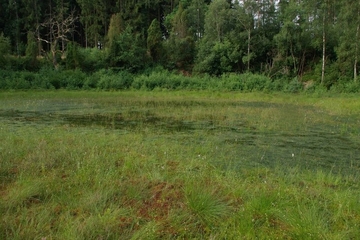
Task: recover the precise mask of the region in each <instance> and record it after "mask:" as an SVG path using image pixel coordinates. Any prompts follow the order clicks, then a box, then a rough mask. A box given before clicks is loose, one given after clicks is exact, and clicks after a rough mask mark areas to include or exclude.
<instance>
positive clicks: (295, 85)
mask: <svg viewBox="0 0 360 240" xmlns="http://www.w3.org/2000/svg"><path fill="white" fill-rule="evenodd" d="M302 89H303V85H302V84H301V82H299V80H298V78H297V77H295V78H293V79H292V80H291V81H290V82H289V83H288V84H287V86H286V87H285V92H289V93H297V92H300V91H301V90H302Z"/></svg>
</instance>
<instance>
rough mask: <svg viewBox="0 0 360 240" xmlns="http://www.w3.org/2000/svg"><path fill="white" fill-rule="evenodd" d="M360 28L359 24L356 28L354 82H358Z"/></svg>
mask: <svg viewBox="0 0 360 240" xmlns="http://www.w3.org/2000/svg"><path fill="white" fill-rule="evenodd" d="M359 28H360V26H359V24H358V25H357V28H356V39H355V41H356V43H355V61H354V82H357V64H358V54H359V43H358V41H359V40H358V39H359V30H360V29H359Z"/></svg>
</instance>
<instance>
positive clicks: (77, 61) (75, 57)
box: [65, 42, 84, 69]
mask: <svg viewBox="0 0 360 240" xmlns="http://www.w3.org/2000/svg"><path fill="white" fill-rule="evenodd" d="M83 61H84V60H83V55H81V53H80V51H79V47H78V45H77V44H76V43H72V42H70V43H68V44H67V48H66V59H65V66H66V69H79V68H80V67H81V65H82V63H83Z"/></svg>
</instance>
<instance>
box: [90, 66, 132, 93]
mask: <svg viewBox="0 0 360 240" xmlns="http://www.w3.org/2000/svg"><path fill="white" fill-rule="evenodd" d="M97 75H98V77H100V78H99V80H98V82H97V83H96V87H97V88H99V89H105V90H109V89H114V90H120V89H128V88H130V86H131V84H132V82H133V75H132V74H130V73H129V72H126V71H122V72H119V73H113V72H111V71H108V72H105V74H102V75H100V74H97Z"/></svg>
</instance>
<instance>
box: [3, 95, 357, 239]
mask: <svg viewBox="0 0 360 240" xmlns="http://www.w3.org/2000/svg"><path fill="white" fill-rule="evenodd" d="M66 94H69V93H66ZM128 94H130V95H131V93H128ZM155 98H156V99H155V100H154V98H153V97H152V100H151V101H153V102H151V101H149V99H148V101H145V100H144V99H142V97H139V98H137V99H136V100H134V103H133V105H132V106H135V107H134V108H137V110H139V108H141V106H142V104H147V109H148V110H149V109H151V107H149V105H150V106H154V105H156V106H157V107H156V108H157V109H159V111H158V113H157V114H158V115H157V117H161V116H162V114H163V115H164V116H165V118H166V116H169V114H170V113H169V109H171V108H173V105H174V104H175V103H174V102H173V103H171V101H170V102H166V101H163V100H161V99H162V98H161V99H158V98H157V96H155ZM245 98H246V96H245ZM105 99H106V97H105ZM174 99H176V100H174ZM108 100H109V99H107V100H104V98H103V99H99V100H98V101H99V102H101V101H108ZM111 100H113V99H112V98H111ZM172 100H173V101H180V100H179V98H177V97H176V96H174V97H173V98H172ZM2 101H3V102H5V103H6V104H8V103H7V102H6V100H4V99H2ZM118 101H122V104H124V106H126V101H124V100H119V99H118ZM182 101H184V100H182ZM207 101H210V102H211V103H212V100H207ZM221 101H223V102H222V103H221ZM227 101H230V100H224V98H223V97H221V98H220V100H219V101H218V104H220V105H217V109H213V110H214V113H213V114H212V113H210V115H212V116H213V117H214V119H212V125H211V126H212V127H211V128H209V129H210V130H209V129H207V130H206V131H200V130H197V129H195V130H193V129H194V128H195V127H194V126H193V125H191V127H192V128H190V130H189V129H188V130H186V131H183V130H179V129H175V130H174V129H172V128H170V130H171V132H169V131H168V130H166V131H165V130H161V129H160V128H161V127H163V128H164V127H166V126H164V124H163V123H162V124H163V125H161V124H160V123H158V125H156V127H151V125H147V124H146V121H144V122H143V123H142V125H141V126H138V125H136V126H135V127H134V126H132V127H131V128H128V129H125V130H124V129H120V130H116V129H112V128H109V127H106V126H105V127H102V126H100V127H99V126H97V125H91V126H84V125H80V126H79V125H75V124H73V125H71V124H69V123H66V124H64V123H60V124H55V125H54V124H45V125H35V126H34V125H27V124H15V125H14V123H13V122H10V121H6V120H2V125H1V127H0V135H1V136H2V138H0V148H1V151H0V180H1V184H0V213H1V214H0V221H1V224H0V238H1V239H256V238H258V239H357V238H359V237H360V231H359V229H360V228H359V224H360V202H359V198H358V196H359V194H360V185H359V175H358V174H356V173H354V172H350V171H349V172H336V171H335V170H331V168H330V169H329V168H321V167H318V168H307V167H306V166H302V165H301V164H300V163H298V164H296V165H286V164H280V163H279V164H276V163H274V164H268V165H266V164H265V163H264V164H260V163H258V164H256V165H250V164H247V162H246V159H247V158H251V155H250V152H251V151H253V149H254V148H253V147H252V146H253V145H251V144H256V145H255V146H256V149H258V151H259V152H260V154H256V153H253V154H254V158H255V157H256V158H258V159H261V158H262V159H263V161H265V160H266V158H267V156H268V155H269V154H270V152H269V151H270V150H269V149H270V148H271V146H270V145H269V143H267V145H262V144H263V143H262V142H261V141H260V140H259V139H253V138H250V137H249V139H248V142H247V143H250V144H249V145H244V144H242V143H241V144H240V145H238V142H239V141H240V140H241V139H240V136H238V135H236V136H237V138H239V139H238V140H237V141H235V140H234V139H230V137H231V136H232V135H231V134H235V133H231V132H226V134H227V135H226V138H225V135H222V134H221V132H220V130H221V131H225V130H226V129H227V127H229V126H232V127H234V122H235V117H234V116H239V115H237V114H239V113H240V114H245V113H247V114H249V116H250V118H248V119H247V120H249V119H251V114H254V115H255V114H256V112H255V110H254V109H248V110H247V109H246V108H245V107H243V106H236V105H235V107H236V109H233V108H232V107H231V105H226V104H225V103H224V102H227ZM273 101H274V102H275V101H279V100H278V99H273ZM110 102H111V101H110ZM141 102H142V103H141ZM196 102H201V101H200V100H199V99H197V100H194V99H191V100H190V101H184V103H185V104H184V105H186V104H188V105H189V106H190V107H188V109H187V110H189V111H188V115H185V114H182V113H183V110H184V109H182V110H181V111H179V112H176V111H175V112H174V111H173V112H172V113H173V114H174V115H175V114H176V116H175V118H176V119H177V120H178V121H180V120H181V121H185V122H186V121H190V120H189V118H192V119H196V118H197V117H198V118H197V121H198V122H202V121H204V117H203V114H204V112H203V111H201V110H200V109H198V108H197V107H196V108H195V107H193V106H194V105H195V106H196V104H198V103H196ZM219 102H220V103H219ZM14 104H16V102H15V103H14ZM39 104H43V103H39ZM202 104H204V103H202ZM221 104H225V106H227V107H228V110H227V111H225V110H223V108H220V107H219V106H224V105H221ZM4 106H5V105H4ZM136 106H137V107H136ZM159 106H160V107H159ZM203 106H204V105H202V107H203ZM205 108H207V109H212V108H215V107H213V106H212V105H211V104H209V105H206V103H205ZM216 110H218V111H216ZM123 111H125V112H126V110H123ZM150 111H151V110H149V112H150ZM274 111H275V113H274V116H273V118H275V119H277V118H279V119H281V118H282V117H284V116H286V114H285V113H283V112H282V111H281V110H279V109H278V108H275V109H274ZM300 111H304V112H309V113H310V114H312V116H313V117H314V116H317V115H316V113H314V112H311V111H310V110H309V109H303V110H301V109H300ZM149 112H148V113H147V114H148V115H146V113H144V112H142V111H138V115H137V116H138V118H144V119H146V117H148V118H149V116H150V115H151V114H149ZM215 112H218V113H219V115H222V118H221V119H220V117H218V116H217V115H216V114H215ZM126 114H128V115H126ZM126 114H123V118H132V117H133V116H134V115H131V114H130V111H128V112H126ZM262 114H263V115H261V114H260V115H258V116H265V117H260V118H259V119H258V122H257V124H256V126H258V125H261V123H263V126H262V128H258V129H257V136H259V135H261V134H264V133H267V131H270V132H271V131H273V129H275V130H278V129H279V127H278V126H276V125H274V124H272V123H271V121H273V120H266V119H267V117H266V116H268V113H267V112H266V111H264V112H262ZM277 115H278V116H277ZM245 120H246V119H243V120H242V121H245ZM302 120H303V119H302ZM319 121H320V120H319ZM321 121H322V123H324V122H326V121H331V118H328V119H326V117H324V119H322V120H321ZM175 122H176V121H175ZM294 123H295V124H298V127H299V128H301V129H302V125H301V124H303V123H302V121H301V120H299V119H297V120H296V121H295V122H293V124H294ZM134 124H135V123H134ZM221 124H222V125H221ZM218 125H221V126H220V127H218ZM195 126H196V125H195ZM214 126H215V127H218V128H220V130H219V132H216V134H213V132H212V131H214V130H213V129H214V128H215V127H214ZM239 126H240V125H238V128H239ZM269 126H270V127H271V128H272V130H269ZM283 126H284V127H285V128H286V126H287V125H286V122H284V124H283ZM202 127H203V125H202ZM289 128H290V127H289ZM349 128H352V127H351V124H350V126H349ZM224 129H225V130H224ZM259 129H260V130H259ZM261 129H263V130H261ZM231 131H232V132H233V131H235V130H231ZM237 131H238V130H237ZM249 131H252V129H251V128H250V127H248V126H245V129H244V130H243V132H242V134H243V135H245V134H248V132H249ZM339 131H340V130H339ZM344 134H349V132H345V133H343V135H342V136H343V137H344ZM311 136H312V137H314V136H313V135H311ZM345 136H346V135H345ZM287 137H288V138H289V137H290V135H287ZM223 138H224V139H223ZM258 138H259V137H258ZM219 139H220V140H224V141H220V140H219ZM230 140H231V141H230ZM272 141H274V138H273V140H272ZM219 149H221V151H220V150H219ZM264 149H267V151H268V152H265V154H264ZM278 149H280V147H278ZM291 150H293V149H291ZM239 151H240V152H239ZM241 153H242V154H243V155H242V156H241ZM247 154H248V155H247ZM244 155H245V156H244ZM289 155H290V156H289V157H288V159H287V161H296V157H297V153H296V155H295V156H293V157H292V156H291V154H289ZM279 158H281V155H279ZM232 161H233V162H232ZM235 161H238V162H242V164H240V166H239V165H236V164H235ZM309 164H310V163H309ZM235 165H236V166H235ZM354 166H355V165H354Z"/></svg>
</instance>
